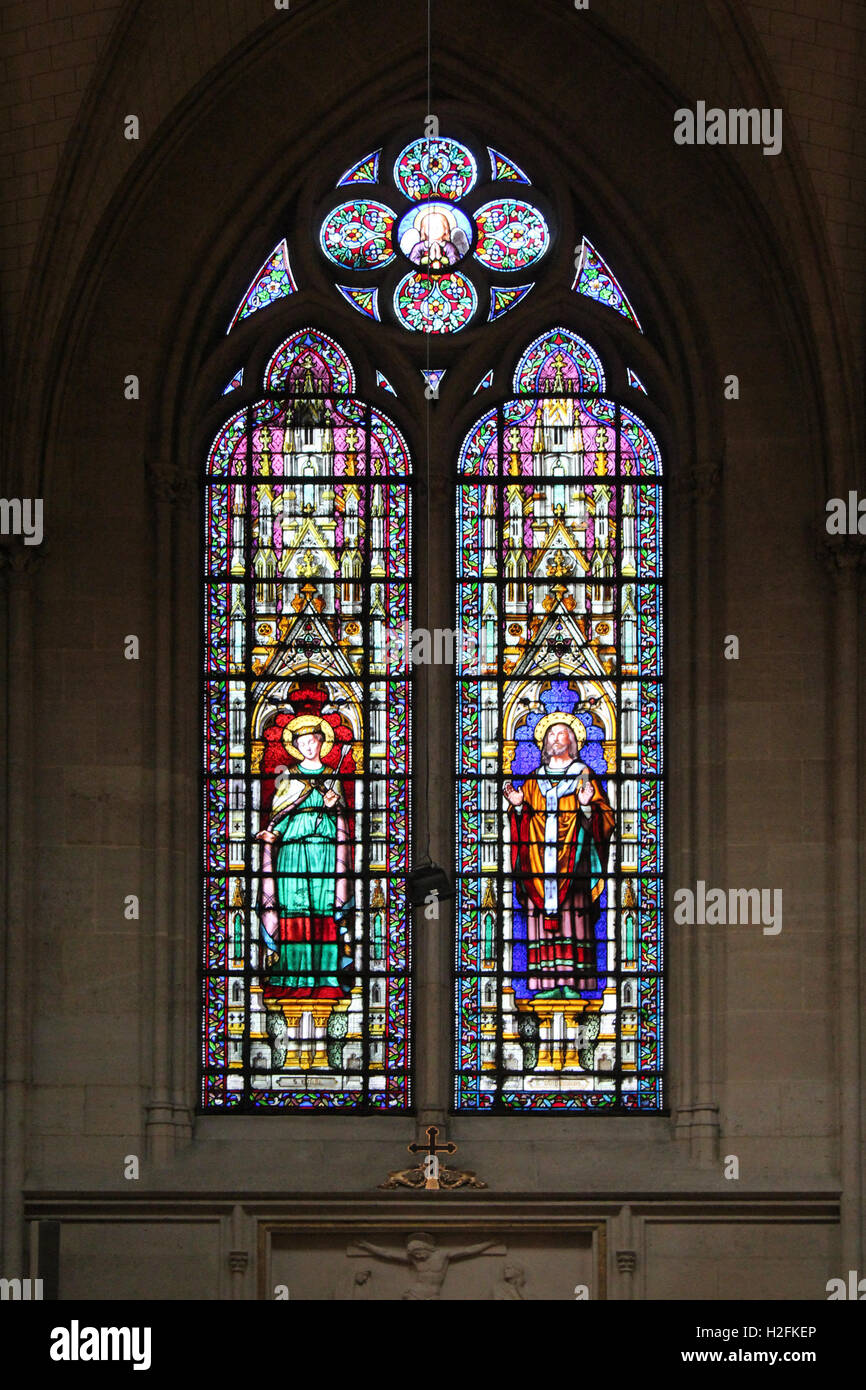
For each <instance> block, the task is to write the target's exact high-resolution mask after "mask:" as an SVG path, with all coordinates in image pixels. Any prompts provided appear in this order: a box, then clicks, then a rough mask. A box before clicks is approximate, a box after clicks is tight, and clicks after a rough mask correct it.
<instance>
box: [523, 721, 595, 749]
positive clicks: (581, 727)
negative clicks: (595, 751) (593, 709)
mask: <svg viewBox="0 0 866 1390" xmlns="http://www.w3.org/2000/svg"><path fill="white" fill-rule="evenodd" d="M552 724H567V725H568V727H569V728H570V729H571V731H572V732H573V734H574V737H575V738H576V739H577V750H578V752H580V750H581V748H582V747H583V745H584V744H585V743H586V725H585V724H584V723H583V721H582V720H580V719H578V717H577V715H576V714H561V713H556V714H546V715H545V716H544V718H543V719H539V721H538V723H537V724H536V726H535V730H534V732H533V735H532V737H533V738H534V739H535V742H536V743H537V744H538V746H539V748H543V747H544V738H545V735H546V733H547V731H548V729H549V728H550V727H551V725H552Z"/></svg>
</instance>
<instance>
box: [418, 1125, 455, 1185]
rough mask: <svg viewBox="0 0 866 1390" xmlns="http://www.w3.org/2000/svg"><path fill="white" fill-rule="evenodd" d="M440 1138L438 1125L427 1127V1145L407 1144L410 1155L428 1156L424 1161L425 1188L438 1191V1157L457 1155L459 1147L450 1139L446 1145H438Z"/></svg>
mask: <svg viewBox="0 0 866 1390" xmlns="http://www.w3.org/2000/svg"><path fill="white" fill-rule="evenodd" d="M438 1138H439V1129H438V1126H437V1125H428V1126H427V1143H426V1144H407V1145H406V1147H407V1149H408V1150H409V1152H410V1154H420V1153H423V1154H426V1155H427V1157H426V1158H425V1159H424V1177H425V1178H426V1182H425V1183H424V1186H425V1187H426V1188H436V1189H438V1187H439V1159H438V1156H437V1155H438V1154H456V1152H457V1145H456V1144H453V1143H452V1142H451V1140H450V1139H449V1140H448V1141H447V1142H446V1143H444V1144H437V1143H436V1140H437V1139H438Z"/></svg>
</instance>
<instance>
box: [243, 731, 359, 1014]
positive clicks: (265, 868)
mask: <svg viewBox="0 0 866 1390" xmlns="http://www.w3.org/2000/svg"><path fill="white" fill-rule="evenodd" d="M334 739H335V730H334V725H333V723H332V722H331V721H329V720H328V719H326V718H323V717H322V716H321V715H319V714H316V713H306V714H300V715H297V716H296V717H295V718H294V719H291V720H289V722H288V723H287V724H286V725H285V727H284V728H283V730H282V742H283V746H284V748H285V752H286V755H287V757H288V758H289V759H291V760H292V762H293V763H294V764H295V767H294V769H293V773H294V775H292V776H289V775H283V776H282V777H280V778H279V779H278V780H277V785H276V790H275V793H274V799H273V802H272V804H271V811H270V821H269V822H268V825H267V826H266V828H265V829H264V830H262V831H260V833H259V839H260V840H261V841H262V843H263V849H262V890H261V903H260V915H261V921H262V936H263V940H264V945H265V966H266V972H267V975H268V979H267V983H266V984H265V988H264V998H265V1002H268V1001H269V1000H274V1001H275V1000H279V999H343V998H344V997H345V995H346V993H347V991H346V990H345V989H344V988H343V986H342V985H341V983H340V980H339V978H338V969H339V965H340V958H341V950H340V947H341V942H340V931H339V925H340V923H341V921H342V919H343V918H344V917H345V916H346V914H347V913H348V911H349V909H350V908H351V905H352V899H351V882H352V879H351V875H352V842H351V833H350V826H349V812H348V808H347V805H346V800H345V796H344V793H343V791H342V789H341V787H340V779H339V776H338V775H336V774H335V771H334V769H333V767H326V766H325V764H324V762H323V758H327V756H328V754H329V753H330V752H331V749H332V748H333V747H334Z"/></svg>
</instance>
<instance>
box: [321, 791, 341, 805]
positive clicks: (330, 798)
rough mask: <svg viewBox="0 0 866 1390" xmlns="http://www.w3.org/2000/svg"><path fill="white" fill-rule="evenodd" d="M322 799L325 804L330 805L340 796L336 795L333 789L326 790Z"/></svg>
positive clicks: (337, 800)
mask: <svg viewBox="0 0 866 1390" xmlns="http://www.w3.org/2000/svg"><path fill="white" fill-rule="evenodd" d="M322 800H323V801H324V803H325V805H326V806H328V807H331V806H336V805H337V803H338V802H339V800H340V798H339V797H338V795H337V793H336V792H335V791H327V792H325V795H324V796H323V797H322Z"/></svg>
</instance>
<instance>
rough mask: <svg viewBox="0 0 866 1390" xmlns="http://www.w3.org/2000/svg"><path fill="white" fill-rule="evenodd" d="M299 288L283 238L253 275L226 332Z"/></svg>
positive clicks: (229, 331)
mask: <svg viewBox="0 0 866 1390" xmlns="http://www.w3.org/2000/svg"><path fill="white" fill-rule="evenodd" d="M297 288H298V287H297V285H296V284H295V277H294V275H293V274H292V267H291V263H290V261H289V248H288V246H287V244H286V242H285V240H283V241H281V242H279V243H278V244H277V245H276V246H275V247H274V249H273V251H272V252H271V254H270V255H269V256H268V259H267V260H266V261H265V263H264V265H263V266H262V267H261V269H260V270H259V271H258V272H257V273H256V275H255V276H254V277H253V280H252V282H251V284H250V286H249V288H248V290H247V292H246V294H245V295H244V297H243V299H242V300H241V302H240V304H239V305H238V307H237V309H236V310H235V315H234V318H233V319H232V321H231V323H230V324H229V326H228V328H227V329H226V332H227V333H231V331H232V329H233V328H234V326H235V324H236V323H240V321H241V320H242V319H246V318H249V316H250V314H254V313H255V312H256V310H257V309H266V308H267V307H268V305H269V304H273V302H274V300H275V299H284V298H285V297H286V296H287V295H290V294H295V292H296V291H297Z"/></svg>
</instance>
